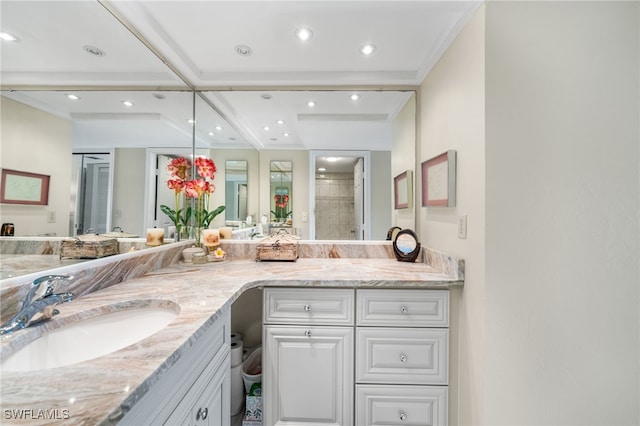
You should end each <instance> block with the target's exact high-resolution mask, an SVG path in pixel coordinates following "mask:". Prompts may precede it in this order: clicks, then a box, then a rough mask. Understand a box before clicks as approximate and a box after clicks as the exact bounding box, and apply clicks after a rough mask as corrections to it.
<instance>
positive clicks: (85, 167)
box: [69, 152, 113, 236]
mask: <svg viewBox="0 0 640 426" xmlns="http://www.w3.org/2000/svg"><path fill="white" fill-rule="evenodd" d="M111 159H112V156H111V153H108V152H99V153H94V152H92V153H74V154H73V160H72V178H71V212H70V214H69V235H70V236H76V235H83V234H104V233H106V232H108V231H110V230H111V229H110V227H111V195H112V187H113V185H112V182H113V173H112V170H113V165H112V160H111Z"/></svg>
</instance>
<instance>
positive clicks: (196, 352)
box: [118, 310, 231, 426]
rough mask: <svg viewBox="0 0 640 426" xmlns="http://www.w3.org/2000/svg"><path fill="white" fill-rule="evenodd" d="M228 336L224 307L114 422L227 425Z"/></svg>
mask: <svg viewBox="0 0 640 426" xmlns="http://www.w3.org/2000/svg"><path fill="white" fill-rule="evenodd" d="M230 335H231V332H230V314H229V311H228V310H227V311H225V312H224V313H223V314H222V315H221V316H220V317H219V318H218V319H217V320H216V322H215V324H213V325H212V326H210V327H209V328H208V329H207V330H206V332H205V333H204V334H203V335H202V336H200V337H199V338H198V340H197V341H196V342H195V343H194V344H193V346H192V347H191V348H189V349H187V352H186V353H184V354H182V355H181V356H180V359H179V360H178V361H177V362H176V363H175V364H174V365H173V366H172V367H171V368H170V369H169V370H168V371H167V372H165V373H164V374H163V375H162V377H161V378H160V379H159V381H158V382H156V383H153V384H151V388H150V389H149V391H148V392H147V393H146V394H145V395H144V397H143V398H142V399H141V400H140V401H138V402H137V403H136V404H135V405H134V406H133V408H132V409H131V410H130V411H129V412H128V413H127V414H126V415H125V416H124V417H123V419H122V420H121V421H120V422H119V423H118V424H119V425H162V424H167V425H175V424H180V425H194V426H195V425H198V426H200V425H212V426H225V425H229V423H230V418H231V413H230V411H231V401H230V395H231V377H230V371H231V361H230V348H231V347H230V343H229V339H230V337H229V336H230Z"/></svg>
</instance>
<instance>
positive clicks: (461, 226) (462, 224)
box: [458, 215, 467, 240]
mask: <svg viewBox="0 0 640 426" xmlns="http://www.w3.org/2000/svg"><path fill="white" fill-rule="evenodd" d="M458 238H460V239H462V240H466V239H467V215H463V216H458Z"/></svg>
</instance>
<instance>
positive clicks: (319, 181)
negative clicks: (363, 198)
mask: <svg viewBox="0 0 640 426" xmlns="http://www.w3.org/2000/svg"><path fill="white" fill-rule="evenodd" d="M354 237H355V220H354V213H353V173H323V174H317V175H316V239H317V240H353V239H354Z"/></svg>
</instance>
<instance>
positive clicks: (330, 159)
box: [325, 157, 338, 163]
mask: <svg viewBox="0 0 640 426" xmlns="http://www.w3.org/2000/svg"><path fill="white" fill-rule="evenodd" d="M325 160H327V161H328V162H330V163H335V162H336V161H338V158H337V157H327V158H325Z"/></svg>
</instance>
